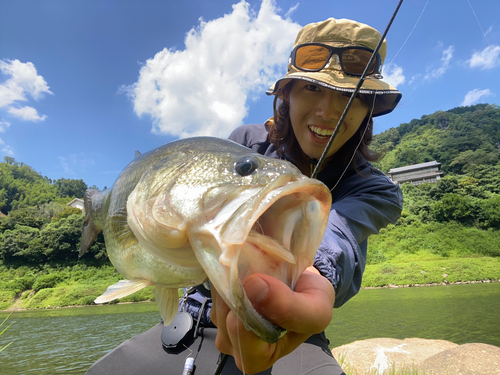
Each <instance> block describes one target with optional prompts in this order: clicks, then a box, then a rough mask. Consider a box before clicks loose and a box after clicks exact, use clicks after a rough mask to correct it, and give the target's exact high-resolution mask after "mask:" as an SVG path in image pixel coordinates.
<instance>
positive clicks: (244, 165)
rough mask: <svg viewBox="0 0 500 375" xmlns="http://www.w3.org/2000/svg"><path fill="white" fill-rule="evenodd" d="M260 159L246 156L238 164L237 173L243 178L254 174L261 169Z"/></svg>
mask: <svg viewBox="0 0 500 375" xmlns="http://www.w3.org/2000/svg"><path fill="white" fill-rule="evenodd" d="M259 165H260V163H259V159H257V158H256V157H254V156H244V157H242V158H241V159H240V160H238V161H237V162H236V164H235V165H234V169H236V172H237V173H238V174H239V175H240V176H242V177H245V176H248V175H250V174H252V173H253V171H255V170H256V169H257V168H258V167H259Z"/></svg>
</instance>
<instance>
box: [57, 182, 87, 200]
mask: <svg viewBox="0 0 500 375" xmlns="http://www.w3.org/2000/svg"><path fill="white" fill-rule="evenodd" d="M55 185H56V187H57V196H58V197H76V198H83V196H84V194H85V190H87V184H86V183H85V182H83V180H81V179H80V180H71V179H67V178H60V179H58V180H56V182H55Z"/></svg>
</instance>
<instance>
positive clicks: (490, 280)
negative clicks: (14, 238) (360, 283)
mask: <svg viewBox="0 0 500 375" xmlns="http://www.w3.org/2000/svg"><path fill="white" fill-rule="evenodd" d="M497 282H500V279H498V280H497V279H485V280H473V281H455V282H441V283H428V284H403V285H397V284H388V285H384V286H367V287H361V290H363V289H367V290H368V289H398V288H422V287H433V286H446V285H466V284H492V283H497ZM151 302H154V301H152V300H147V301H138V302H118V303H113V304H112V305H132V304H138V303H151ZM106 305H110V304H106ZM98 306H105V304H102V305H97V304H93V305H70V306H49V307H43V308H34V309H25V308H9V309H6V310H0V313H12V312H16V311H34V310H56V309H69V308H75V307H98Z"/></svg>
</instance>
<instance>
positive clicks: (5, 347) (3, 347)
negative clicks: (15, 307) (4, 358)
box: [0, 313, 15, 352]
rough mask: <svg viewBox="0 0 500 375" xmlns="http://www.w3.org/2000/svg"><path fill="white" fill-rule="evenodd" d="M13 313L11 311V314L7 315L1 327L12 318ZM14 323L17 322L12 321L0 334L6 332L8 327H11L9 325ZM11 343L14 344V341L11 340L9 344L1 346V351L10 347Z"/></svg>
mask: <svg viewBox="0 0 500 375" xmlns="http://www.w3.org/2000/svg"><path fill="white" fill-rule="evenodd" d="M11 315H12V313H10V314H9V316H7V317H6V318H5V319H4V320H3V322H2V323H1V324H0V328H2V327H3V325H4V324H5V323H6V322H7V320H8V319H9V318H10V316H11ZM14 323H15V322H12V323H10V324H9V325H8V326H7V327H6V328H4V329H3V330H2V331H1V332H0V336H2V335H3V334H4V333H5V331H7V329H9V327H10V326H11V325H12V324H14ZM10 344H12V341H11V342H9V343H8V344H7V345H4V346H0V352H2V351H4V350H5V349H7V347H8V346H9V345H10Z"/></svg>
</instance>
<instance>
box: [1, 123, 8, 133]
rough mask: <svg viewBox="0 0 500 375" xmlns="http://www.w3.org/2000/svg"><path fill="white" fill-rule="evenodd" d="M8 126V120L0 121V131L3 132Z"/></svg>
mask: <svg viewBox="0 0 500 375" xmlns="http://www.w3.org/2000/svg"><path fill="white" fill-rule="evenodd" d="M9 126H10V122H7V121H0V133H3V132H4V131H6V130H7V128H8V127H9Z"/></svg>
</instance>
